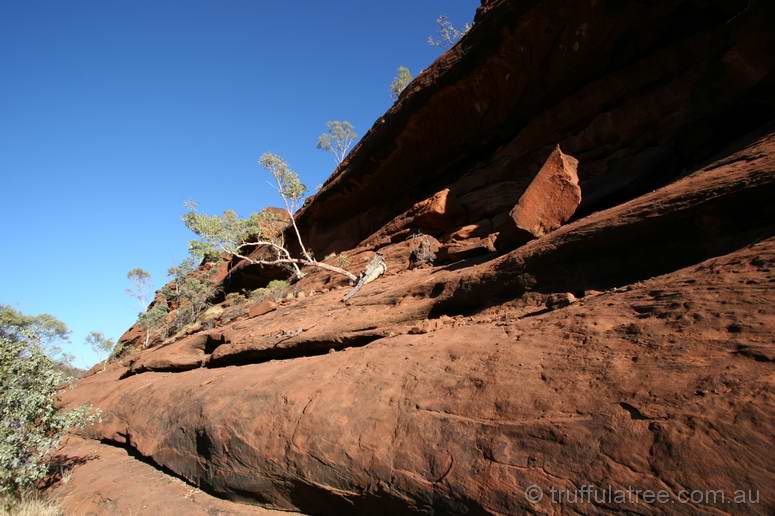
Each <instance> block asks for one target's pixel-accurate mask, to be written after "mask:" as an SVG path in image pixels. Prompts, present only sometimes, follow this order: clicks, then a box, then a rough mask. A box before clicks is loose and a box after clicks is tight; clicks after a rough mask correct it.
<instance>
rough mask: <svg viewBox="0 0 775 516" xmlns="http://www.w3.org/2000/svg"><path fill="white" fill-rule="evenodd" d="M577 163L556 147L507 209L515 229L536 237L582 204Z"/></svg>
mask: <svg viewBox="0 0 775 516" xmlns="http://www.w3.org/2000/svg"><path fill="white" fill-rule="evenodd" d="M578 164H579V162H578V160H577V159H576V158H574V157H573V156H570V155H568V154H565V153H564V152H562V150H560V146H559V145H558V146H557V147H555V149H554V150H553V151H552V153H551V154H550V155H549V157H548V158H547V159H546V162H545V163H544V165H543V166H542V167H541V170H539V171H538V174H536V176H535V177H534V178H533V181H531V183H530V185H529V186H528V187H527V189H526V190H525V192H524V193H523V194H522V196H521V197H520V198H519V201H517V204H516V205H515V206H514V208H513V209H512V210H511V212H509V215H510V216H511V218H512V220H514V223H515V224H516V226H517V228H518V229H520V230H522V231H526V232H528V233H530V235H532V236H533V237H535V238H538V237H542V236H544V235H545V234H547V233H549V232H550V231H553V230H555V229H557V228H559V227H560V226H562V225H563V224H565V223H566V222H568V220H570V218H571V217H572V216H573V214H574V213H575V212H576V208H578V207H579V204H581V188H580V187H579V176H578V174H577V168H578Z"/></svg>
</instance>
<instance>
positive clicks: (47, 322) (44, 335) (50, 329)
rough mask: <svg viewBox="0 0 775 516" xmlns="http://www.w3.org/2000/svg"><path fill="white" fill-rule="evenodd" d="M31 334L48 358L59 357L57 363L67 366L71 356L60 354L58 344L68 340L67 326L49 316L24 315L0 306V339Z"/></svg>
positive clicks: (8, 307)
mask: <svg viewBox="0 0 775 516" xmlns="http://www.w3.org/2000/svg"><path fill="white" fill-rule="evenodd" d="M23 334H28V335H29V334H33V335H35V336H36V339H37V340H38V342H40V345H41V346H42V347H43V348H44V350H45V352H46V353H48V354H49V356H51V357H54V356H57V355H59V359H58V360H59V362H61V363H62V364H63V365H65V366H67V365H69V363H70V362H72V359H73V357H72V355H69V354H67V353H63V352H62V348H61V346H60V344H61V343H62V342H66V341H68V340H69V338H70V330H69V329H68V327H67V325H66V324H65V323H63V322H62V321H60V320H59V319H57V318H56V317H54V316H53V315H50V314H39V315H26V314H23V313H21V312H19V311H17V310H15V309H13V308H12V307H10V306H8V305H0V337H6V338H9V339H18V338H20V336H21V335H23Z"/></svg>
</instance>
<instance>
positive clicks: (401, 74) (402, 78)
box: [390, 66, 412, 100]
mask: <svg viewBox="0 0 775 516" xmlns="http://www.w3.org/2000/svg"><path fill="white" fill-rule="evenodd" d="M410 82H412V72H411V71H409V68H407V67H405V66H399V67H398V75H396V77H395V78H394V79H393V82H391V83H390V96H391V97H393V100H398V97H399V96H400V95H401V92H402V91H404V89H406V87H407V86H409V83H410Z"/></svg>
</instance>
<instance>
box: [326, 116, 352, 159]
mask: <svg viewBox="0 0 775 516" xmlns="http://www.w3.org/2000/svg"><path fill="white" fill-rule="evenodd" d="M326 125H327V126H328V132H325V133H323V134H321V135H320V136H318V144H317V148H318V149H321V150H324V151H328V152H330V153H331V154H332V155H333V156H334V159H336V162H337V163H341V162H342V161H344V158H346V157H347V153H348V152H350V148H351V147H352V145H353V143H355V140H357V139H358V135H357V134H356V132H355V129H354V128H353V125H352V124H351V123H350V122H348V121H347V120H331V121H329V122H328V123H327V124H326Z"/></svg>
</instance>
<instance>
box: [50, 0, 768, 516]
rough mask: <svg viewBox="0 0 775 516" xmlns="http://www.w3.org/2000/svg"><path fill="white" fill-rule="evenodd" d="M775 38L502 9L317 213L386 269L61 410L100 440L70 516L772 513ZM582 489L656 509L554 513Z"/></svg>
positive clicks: (658, 11)
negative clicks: (83, 420)
mask: <svg viewBox="0 0 775 516" xmlns="http://www.w3.org/2000/svg"><path fill="white" fill-rule="evenodd" d="M774 15H775V7H773V5H772V4H771V3H768V2H749V1H743V0H741V1H687V0H684V1H681V0H674V1H673V0H664V1H660V2H652V3H643V2H635V1H632V2H630V1H622V2H607V1H589V2H568V1H560V0H556V1H551V0H542V1H537V0H533V1H512V2H509V1H504V0H501V1H485V2H483V5H482V7H481V8H480V9H479V11H478V12H477V16H476V23H475V25H474V28H473V29H472V30H471V32H470V33H469V34H468V35H467V36H466V37H465V38H464V39H463V40H462V41H461V42H460V43H459V44H458V45H456V46H455V47H454V48H452V49H451V50H450V51H448V52H447V53H446V54H444V55H443V56H441V57H440V58H439V60H438V61H437V62H436V63H434V64H433V65H432V66H431V67H430V68H428V69H427V70H426V71H424V72H423V74H421V75H420V76H419V77H418V78H417V79H416V80H415V81H414V82H413V83H412V84H411V85H410V86H409V87H408V88H407V90H405V92H404V93H403V94H402V96H401V98H400V99H399V101H398V102H397V103H396V105H395V106H394V107H393V108H392V109H391V110H390V111H389V112H388V113H386V114H385V116H384V117H383V118H382V119H380V120H379V121H377V123H376V124H375V126H374V127H373V128H372V129H371V130H370V131H369V133H368V134H367V135H366V136H364V138H363V140H362V141H361V143H360V144H359V145H358V146H357V147H356V148H355V149H354V151H353V152H352V153H351V155H350V156H349V158H348V159H347V160H346V161H345V162H344V163H343V164H342V165H341V166H340V167H339V168H338V169H337V171H336V172H335V173H334V175H333V176H332V177H331V178H330V179H329V180H328V182H327V183H326V184H325V185H324V187H323V189H322V190H321V191H320V192H319V193H318V194H317V195H316V196H315V197H314V198H313V199H312V200H311V201H310V202H308V203H307V205H305V207H304V208H303V210H302V212H301V213H300V217H299V222H300V225H301V228H302V231H303V234H304V235H305V237H306V239H307V241H308V242H309V243H310V247H311V248H312V249H314V250H315V253H316V255H317V256H326V255H329V253H333V252H335V253H338V254H337V256H332V257H330V258H328V259H330V260H337V262H336V263H347V264H348V265H349V267H350V268H351V269H352V270H361V269H362V268H363V266H364V265H365V264H366V263H367V262H368V261H369V260H371V258H372V256H373V255H374V252H375V251H377V250H379V251H380V253H381V254H382V255H383V256H384V258H385V260H386V262H387V265H388V272H387V274H386V275H385V276H383V277H382V278H380V279H378V280H376V281H374V282H373V283H370V284H368V285H366V287H365V288H364V289H363V290H362V291H361V292H360V293H359V294H358V295H357V296H355V297H353V298H352V299H351V300H350V301H349V302H347V303H343V302H342V297H343V295H344V294H345V292H346V290H345V288H346V284H345V283H344V281H343V280H341V279H339V278H337V277H334V276H331V275H329V274H327V273H325V272H322V271H309V272H310V273H309V274H308V275H307V276H306V277H305V278H303V279H302V280H300V281H298V282H297V283H295V284H293V285H291V286H290V287H289V288H288V289H287V290H286V292H284V293H283V294H284V296H283V298H284V299H282V300H281V301H277V300H272V299H268V298H267V299H264V300H262V301H258V302H255V303H252V304H251V303H246V304H245V305H244V306H242V307H240V309H239V310H236V311H235V310H233V309H232V308H233V307H229V306H222V308H225V309H224V310H223V311H220V312H218V313H220V314H222V315H220V316H218V317H216V318H214V319H212V322H211V324H210V325H211V326H213V327H211V328H209V329H204V328H202V329H201V331H195V330H192V333H191V334H189V335H186V336H184V337H182V338H178V339H171V340H168V341H165V342H157V343H155V344H154V345H153V346H151V347H150V348H149V349H145V350H139V349H138V350H135V351H134V352H132V353H130V354H128V355H126V356H125V357H124V358H123V360H121V361H117V362H114V363H112V364H110V365H109V366H108V367H107V368H106V369H105V370H104V371H96V370H95V371H94V372H93V374H91V375H89V376H87V377H86V378H84V379H83V380H82V381H81V382H80V383H79V384H78V385H77V386H76V387H75V388H74V389H72V390H69V391H67V392H65V393H63V399H64V402H65V403H66V404H81V403H91V404H93V405H95V406H97V407H100V408H101V409H102V411H103V416H102V421H101V422H100V423H99V424H97V425H96V426H95V427H94V428H91V429H89V430H88V431H83V432H81V435H80V436H79V437H76V436H73V437H72V438H71V439H70V440H69V441H68V443H67V444H66V445H65V446H64V447H63V449H62V450H61V454H62V456H63V457H64V458H66V459H69V460H70V461H71V462H72V463H74V464H75V466H74V468H73V469H72V473H71V474H70V476H69V477H68V481H67V482H60V483H58V484H55V485H54V486H53V487H52V488H51V491H52V493H53V494H54V495H55V496H57V497H59V498H60V500H61V501H62V504H63V506H64V507H65V509H66V510H68V511H70V512H71V513H73V514H87V513H88V514H116V513H121V514H146V513H157V512H162V513H165V512H164V511H167V512H169V513H170V514H172V513H176V514H177V513H181V512H186V511H192V512H196V511H199V512H202V513H208V514H229V513H236V514H243V513H244V514H248V513H257V514H261V513H263V512H267V511H270V510H283V511H297V512H303V513H308V514H385V515H394V514H414V513H430V514H522V513H541V514H560V513H569V512H581V513H606V512H621V511H628V512H633V513H639V514H652V513H654V514H659V513H664V512H671V513H685V514H697V513H707V514H717V513H738V514H770V513H772V512H774V511H775V499H774V498H773V492H775V468H773V466H772V460H771V457H772V453H771V448H772V446H773V443H775V435H774V431H773V428H775V421H774V420H773V401H775V399H774V398H773V394H774V391H773V387H774V386H775V375H774V374H773V373H774V372H775V370H773V357H774V356H775V344H773V342H774V341H775V339H774V338H773V335H774V334H775V288H773V283H774V282H775V274H773V267H774V266H775V203H773V202H772V199H773V197H774V196H775V125H773V120H775V88H773V79H774V77H775V75H774V74H773V70H774V69H775V58H773V57H772V56H773V55H775V53H773V51H775V33H773V32H772V31H771V29H770V27H771V24H772V21H773V20H775V16H774ZM433 257H435V258H433ZM332 263H333V262H332ZM277 275H278V271H276V270H265V269H260V268H256V267H246V266H245V265H244V264H238V263H232V264H230V265H229V270H226V268H224V270H223V271H222V273H221V274H220V278H223V281H224V288H225V289H226V290H227V291H236V290H239V289H241V288H245V287H249V288H255V287H256V286H262V285H263V284H265V283H266V282H267V281H268V280H269V279H272V278H275V277H277ZM225 305H228V303H225ZM227 313H229V314H231V315H230V316H228V317H227V316H226V315H225V314H227ZM124 342H125V343H127V344H128V346H129V347H131V345H132V343H133V337H132V332H131V331H130V332H128V334H127V336H125V338H124ZM586 485H593V486H596V488H597V489H600V490H605V489H608V488H610V489H622V490H626V489H628V488H633V489H639V490H653V491H655V492H659V493H661V496H662V495H663V496H664V497H665V498H664V500H661V501H660V502H658V503H655V502H653V500H652V501H649V500H644V499H642V498H637V497H635V498H633V497H632V496H631V497H629V498H627V499H626V500H612V499H610V498H608V499H606V498H605V497H604V496H602V495H601V496H598V497H597V498H595V497H587V498H583V497H582V498H579V497H578V496H576V497H573V496H572V494H571V496H565V497H562V496H559V497H558V496H555V497H554V498H553V497H552V496H551V495H550V494H551V490H552V489H554V490H573V489H578V488H581V487H582V486H586ZM536 489H539V490H540V491H541V492H542V493H543V494H544V496H543V497H541V498H540V499H538V497H536V496H535V493H536ZM707 491H712V492H714V493H715V494H714V495H713V496H710V495H708V494H707V493H706V492H707ZM719 492H723V493H724V495H725V496H726V499H724V500H722V499H721V497H720V495H719V494H718V493H719ZM736 492H738V493H737V494H738V495H740V493H739V492H743V493H744V495H745V499H738V500H737V501H735V503H729V502H730V500H731V499H732V498H733V497H734V496H735V494H736ZM697 493H700V494H699V495H698V494H697ZM703 493H705V495H704V496H702V494H703ZM756 494H758V497H757V498H755V499H752V498H754V497H755V495H756ZM690 495H691V496H690ZM741 496H742V495H741ZM687 498H688V499H687ZM739 498H740V497H739Z"/></svg>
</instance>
